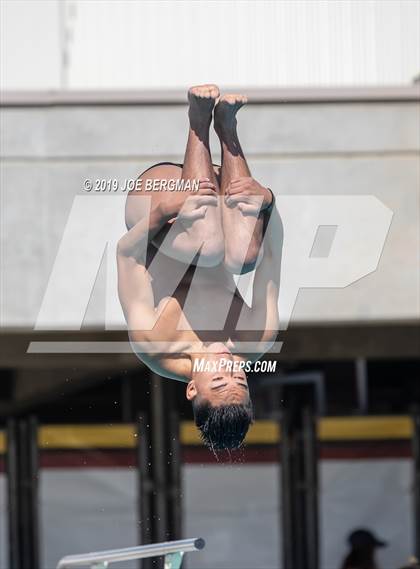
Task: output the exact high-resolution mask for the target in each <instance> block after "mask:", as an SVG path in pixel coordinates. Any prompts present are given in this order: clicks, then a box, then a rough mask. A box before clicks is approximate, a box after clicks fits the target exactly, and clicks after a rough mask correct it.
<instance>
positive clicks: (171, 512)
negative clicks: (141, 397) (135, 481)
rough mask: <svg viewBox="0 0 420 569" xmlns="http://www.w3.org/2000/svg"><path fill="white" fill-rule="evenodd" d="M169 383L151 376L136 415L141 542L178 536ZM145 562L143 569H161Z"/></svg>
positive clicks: (175, 431)
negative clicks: (141, 408) (145, 398)
mask: <svg viewBox="0 0 420 569" xmlns="http://www.w3.org/2000/svg"><path fill="white" fill-rule="evenodd" d="M172 388H173V385H172V383H168V382H166V383H165V384H163V380H162V378H160V377H159V376H156V375H152V377H151V380H150V397H149V400H148V410H147V411H143V412H141V413H140V415H139V424H138V465H139V471H140V472H139V486H138V487H139V518H140V519H139V522H140V533H141V535H140V538H141V542H142V543H153V542H159V541H164V540H167V539H177V538H180V537H181V533H182V505H181V462H180V460H181V458H180V448H179V419H178V413H177V411H176V409H175V404H174V399H173V393H172ZM161 565H162V560H151V559H147V560H145V561H143V564H142V568H143V569H151V568H152V567H153V568H156V567H157V566H159V567H161Z"/></svg>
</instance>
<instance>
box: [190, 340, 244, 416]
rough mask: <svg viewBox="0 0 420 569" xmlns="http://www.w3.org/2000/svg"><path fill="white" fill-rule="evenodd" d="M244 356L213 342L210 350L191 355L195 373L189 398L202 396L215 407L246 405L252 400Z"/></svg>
mask: <svg viewBox="0 0 420 569" xmlns="http://www.w3.org/2000/svg"><path fill="white" fill-rule="evenodd" d="M243 364H244V359H243V358H241V357H240V356H236V355H233V354H232V353H231V352H230V351H229V349H228V348H227V347H226V346H225V345H224V344H219V343H217V344H216V343H215V344H211V345H210V346H209V347H208V351H207V352H206V353H203V354H197V355H195V356H193V358H192V365H193V369H192V376H191V381H190V382H189V383H188V386H187V393H186V395H187V399H189V400H192V399H194V397H195V396H197V395H199V396H200V397H201V398H203V399H205V400H206V401H208V402H209V403H210V404H211V405H212V406H214V407H217V406H218V405H232V404H244V403H247V401H248V400H249V391H248V382H247V377H246V374H245V372H244V370H243V369H242V368H243Z"/></svg>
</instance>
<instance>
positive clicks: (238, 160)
mask: <svg viewBox="0 0 420 569" xmlns="http://www.w3.org/2000/svg"><path fill="white" fill-rule="evenodd" d="M245 102H246V98H245V97H243V96H242V95H226V96H225V97H222V98H221V100H220V101H219V103H218V105H217V106H216V109H215V113H214V117H215V118H214V127H215V130H216V132H217V135H218V137H219V139H220V144H221V149H222V171H221V193H222V195H224V194H225V192H226V188H227V187H228V185H229V183H230V182H231V181H232V180H234V179H236V178H242V177H250V176H251V173H250V170H249V167H248V164H247V161H246V159H245V156H244V153H243V151H242V148H241V145H240V142H239V138H238V133H237V129H236V113H237V112H238V110H239V109H240V108H241V107H242V106H243V105H244V103H245ZM222 213H223V232H224V236H225V259H224V264H225V266H226V268H227V269H228V270H229V271H230V272H232V273H236V274H237V273H244V272H248V271H250V270H253V269H254V267H255V265H256V262H257V259H258V256H259V254H260V255H261V254H262V237H263V225H264V217H263V215H264V214H262V213H261V214H260V215H259V217H258V219H255V217H254V216H247V215H244V214H243V213H242V212H241V211H240V210H239V209H238V207H237V206H234V207H228V206H227V205H226V204H224V203H223V204H222Z"/></svg>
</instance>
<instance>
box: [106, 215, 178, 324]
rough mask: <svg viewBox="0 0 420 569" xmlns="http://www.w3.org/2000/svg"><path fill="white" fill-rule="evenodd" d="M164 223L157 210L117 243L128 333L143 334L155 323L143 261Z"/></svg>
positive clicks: (164, 218)
mask: <svg viewBox="0 0 420 569" xmlns="http://www.w3.org/2000/svg"><path fill="white" fill-rule="evenodd" d="M166 221H167V219H166V216H165V215H164V214H163V213H162V210H161V209H160V208H159V207H157V208H155V209H153V210H151V211H150V215H149V216H145V217H143V218H142V219H140V221H138V222H137V223H136V224H135V225H134V226H133V227H132V228H131V229H130V230H129V231H128V232H127V233H126V234H125V235H124V236H123V237H122V238H121V239H120V240H119V241H118V245H117V267H118V296H119V299H120V302H121V306H122V308H123V311H124V315H125V319H126V322H127V324H128V327H129V329H130V330H139V331H147V330H150V329H151V327H153V326H154V323H155V322H156V313H155V299H154V295H153V289H152V286H151V284H150V275H149V272H148V270H147V269H146V266H145V264H146V263H145V259H146V252H147V244H148V242H149V241H150V240H151V239H152V238H153V237H154V236H155V235H156V234H157V233H158V231H159V230H160V229H161V228H162V227H163V225H164V224H165V223H166ZM146 335H147V334H146Z"/></svg>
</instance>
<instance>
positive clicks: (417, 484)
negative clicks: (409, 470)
mask: <svg viewBox="0 0 420 569" xmlns="http://www.w3.org/2000/svg"><path fill="white" fill-rule="evenodd" d="M412 442H413V468H414V472H413V478H414V481H413V482H414V483H413V494H414V496H413V498H414V500H413V502H414V550H415V552H416V557H417V558H419V559H420V409H419V408H416V409H415V411H414V413H413V440H412Z"/></svg>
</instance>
